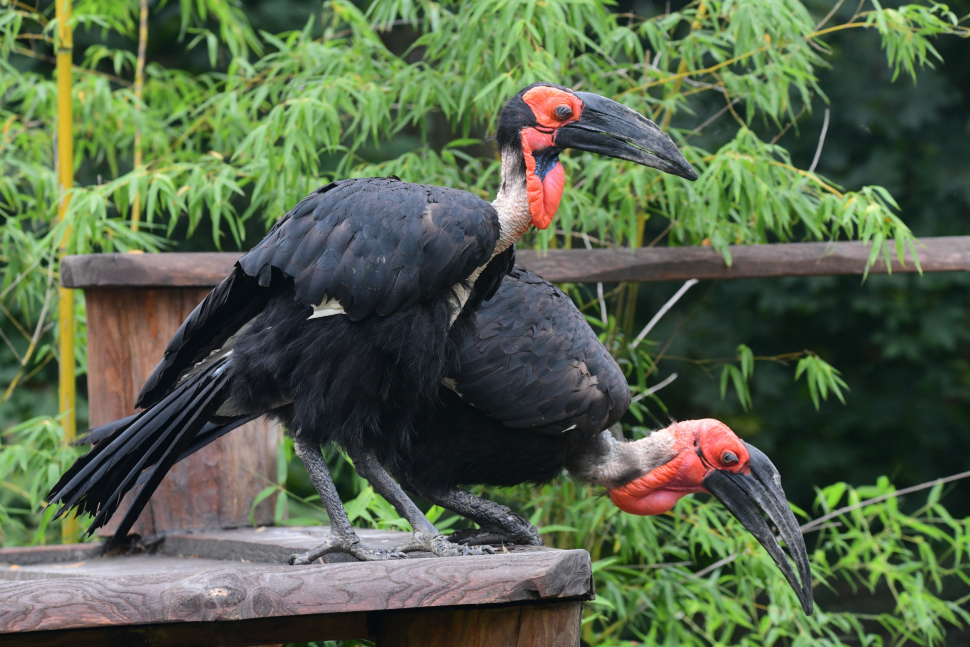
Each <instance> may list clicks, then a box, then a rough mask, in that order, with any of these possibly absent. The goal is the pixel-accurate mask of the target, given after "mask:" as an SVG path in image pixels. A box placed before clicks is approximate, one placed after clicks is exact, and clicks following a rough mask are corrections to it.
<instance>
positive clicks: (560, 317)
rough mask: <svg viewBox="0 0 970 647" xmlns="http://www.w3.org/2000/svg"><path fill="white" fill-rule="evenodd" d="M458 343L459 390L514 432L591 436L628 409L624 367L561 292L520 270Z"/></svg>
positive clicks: (517, 268) (478, 312)
mask: <svg viewBox="0 0 970 647" xmlns="http://www.w3.org/2000/svg"><path fill="white" fill-rule="evenodd" d="M468 317H469V322H468V325H469V328H467V329H466V331H467V332H466V333H465V334H463V335H460V336H459V339H458V344H459V346H458V348H459V357H460V362H461V363H460V367H459V369H458V371H457V374H456V375H454V376H453V379H454V380H455V390H456V391H457V392H458V394H459V395H461V397H462V399H463V400H464V401H465V402H467V403H469V404H471V405H472V406H474V407H475V408H477V409H479V410H481V411H483V412H484V413H485V414H486V415H488V416H489V417H492V418H495V419H497V420H501V421H502V422H503V423H504V424H505V425H506V426H508V427H515V428H531V429H534V430H536V431H540V432H543V433H561V432H563V431H564V430H567V429H569V428H571V427H573V425H575V426H576V429H577V430H578V431H580V432H581V433H582V434H583V435H584V436H586V437H589V436H591V435H592V434H595V433H598V432H600V431H602V430H603V429H605V428H607V427H608V426H610V425H612V424H613V423H615V422H616V421H617V420H619V418H620V417H621V416H622V415H623V414H624V413H625V412H626V410H627V407H629V405H630V388H629V386H628V385H627V382H626V378H625V377H624V375H623V372H622V371H621V370H620V367H619V366H618V365H617V364H616V362H615V361H614V360H613V358H612V357H611V356H610V354H609V352H608V351H607V350H606V348H605V347H604V346H603V344H602V343H601V342H600V340H599V339H598V338H597V336H596V334H595V333H594V332H593V330H592V329H591V328H590V327H589V324H588V323H587V322H586V319H585V318H584V317H583V315H582V313H580V312H579V310H577V309H576V306H575V305H573V302H572V301H571V300H570V299H569V297H567V296H566V295H565V294H563V293H562V292H561V291H560V290H559V289H558V288H556V286H554V285H552V284H551V283H549V282H548V281H546V280H545V279H543V278H542V277H540V276H538V275H536V274H534V273H532V272H530V271H529V270H527V269H525V268H524V267H522V266H520V265H516V266H515V267H514V268H513V270H512V271H511V272H510V273H509V276H508V277H507V278H506V279H505V280H504V281H502V283H501V285H500V286H499V288H498V291H497V292H496V294H495V296H493V297H492V298H491V299H490V300H488V301H485V302H484V303H483V304H482V305H481V306H480V307H479V308H478V309H477V310H475V311H474V312H471V313H469V315H468Z"/></svg>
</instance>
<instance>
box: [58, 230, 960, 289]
mask: <svg viewBox="0 0 970 647" xmlns="http://www.w3.org/2000/svg"><path fill="white" fill-rule="evenodd" d="M729 251H730V256H731V259H732V263H731V265H730V266H728V265H726V264H725V262H724V257H723V256H722V255H721V254H720V253H718V252H717V251H715V250H714V249H712V248H710V247H653V248H639V249H635V250H627V249H593V250H585V249H563V250H558V249H555V250H549V251H546V252H535V251H531V250H521V251H519V252H518V254H517V260H518V262H519V263H521V264H523V265H525V266H526V267H528V268H529V269H531V270H533V271H534V272H536V273H538V274H540V275H541V276H543V277H545V278H546V279H548V280H550V281H553V282H554V283H583V282H596V281H603V282H617V281H678V280H686V279H741V278H753V277H779V276H827V275H834V274H862V273H863V272H864V271H865V268H866V261H867V259H868V258H869V253H870V248H869V247H867V246H865V245H863V244H862V243H859V242H840V243H778V244H771V245H739V246H731V247H730V248H729ZM917 254H918V256H919V261H920V267H921V269H922V271H923V272H956V271H967V270H970V236H950V237H939V238H924V239H921V240H920V246H919V248H918V249H917ZM239 256H240V254H239V253H238V252H225V253H195V254H182V253H170V254H91V255H87V256H71V257H68V258H65V259H64V262H63V264H62V265H61V284H62V285H63V286H65V287H73V288H109V287H178V288H186V287H200V288H201V287H212V286H214V285H216V284H217V283H218V282H219V281H221V280H222V279H223V278H225V276H226V274H228V273H229V270H230V269H232V264H233V263H235V262H236V259H238V258H239ZM890 256H891V267H892V271H893V272H915V271H917V269H916V263H915V262H913V259H912V258H911V256H910V255H909V254H908V253H907V254H906V256H905V259H906V262H905V264H901V263H899V261H898V259H897V258H896V254H895V251H894V250H892V251H891V253H890ZM886 271H887V268H886V264H885V262H884V261H883V260H882V258H881V257H880V258H879V259H878V260H877V261H876V262H875V264H874V265H873V266H872V267H871V268H870V270H869V272H870V273H871V274H884V273H886Z"/></svg>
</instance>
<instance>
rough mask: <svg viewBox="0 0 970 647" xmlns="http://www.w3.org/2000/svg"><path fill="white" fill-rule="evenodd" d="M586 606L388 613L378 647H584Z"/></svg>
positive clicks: (515, 606)
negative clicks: (581, 643)
mask: <svg viewBox="0 0 970 647" xmlns="http://www.w3.org/2000/svg"><path fill="white" fill-rule="evenodd" d="M582 614H583V603H582V602H559V603H557V604H527V605H509V606H502V607H477V608H475V607H472V608H467V609H462V608H449V609H435V610H426V609H421V610H413V611H397V612H388V613H384V614H383V616H382V617H381V619H380V628H379V630H378V634H377V647H451V646H452V645H461V646H462V647H579V637H580V636H579V634H580V623H581V621H582Z"/></svg>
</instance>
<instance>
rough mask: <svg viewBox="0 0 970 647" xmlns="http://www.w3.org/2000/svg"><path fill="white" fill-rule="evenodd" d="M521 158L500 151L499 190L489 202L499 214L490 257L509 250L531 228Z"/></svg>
mask: <svg viewBox="0 0 970 647" xmlns="http://www.w3.org/2000/svg"><path fill="white" fill-rule="evenodd" d="M517 158H518V159H517ZM521 158H522V153H521V151H515V150H508V149H507V150H504V151H502V186H501V188H500V189H499V191H498V196H496V198H495V201H494V202H492V206H494V207H495V211H497V212H498V221H499V238H498V242H496V244H495V252H494V253H493V254H492V256H497V255H498V254H501V253H502V252H504V251H505V250H506V249H508V248H509V247H511V246H512V245H513V244H515V241H517V240H518V239H519V238H521V237H522V234H524V233H525V232H527V231H528V230H529V227H531V226H532V213H531V212H530V211H529V194H528V191H527V190H526V183H525V172H524V166H523V162H522V159H521Z"/></svg>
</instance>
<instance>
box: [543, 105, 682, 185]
mask: <svg viewBox="0 0 970 647" xmlns="http://www.w3.org/2000/svg"><path fill="white" fill-rule="evenodd" d="M576 96H577V97H579V98H580V99H582V100H583V104H584V105H583V114H582V115H581V116H580V118H579V119H578V120H576V121H574V122H573V123H571V124H566V125H565V126H562V127H561V128H559V130H558V131H557V132H556V146H557V147H558V148H574V149H576V150H581V151H589V152H590V153H597V154H599V155H608V156H609V157H615V158H617V159H621V160H629V161H631V162H636V163H637V164H642V165H643V166H649V167H651V168H655V169H659V170H661V171H663V172H664V173H671V174H673V175H679V176H680V177H682V178H686V179H688V180H691V181H694V180H696V179H697V173H696V172H695V171H694V169H693V168H691V165H690V164H688V163H687V160H686V159H684V156H683V154H682V153H681V152H680V149H678V148H677V145H676V144H674V142H673V140H671V139H670V137H668V136H667V135H666V133H664V132H663V131H662V130H660V128H658V127H657V124H655V123H653V122H652V121H650V120H649V119H647V118H646V117H644V116H643V115H641V114H640V113H638V112H634V111H633V110H630V109H629V108H627V107H626V106H624V105H623V104H621V103H617V102H616V101H613V100H611V99H607V98H606V97H601V96H600V95H598V94H592V93H590V92H577V93H576Z"/></svg>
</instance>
